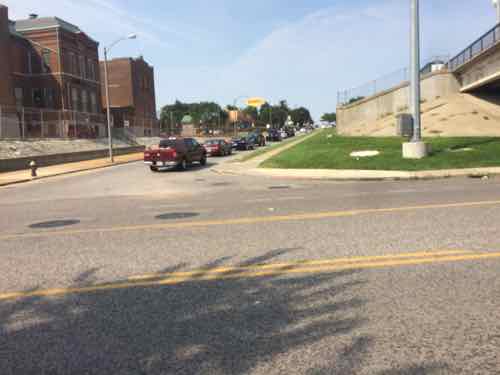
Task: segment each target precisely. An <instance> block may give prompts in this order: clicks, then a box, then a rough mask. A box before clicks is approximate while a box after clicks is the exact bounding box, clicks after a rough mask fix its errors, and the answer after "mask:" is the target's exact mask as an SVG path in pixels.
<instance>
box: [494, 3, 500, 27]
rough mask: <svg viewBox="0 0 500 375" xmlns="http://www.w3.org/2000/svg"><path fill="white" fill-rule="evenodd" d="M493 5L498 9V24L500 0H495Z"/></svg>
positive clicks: (498, 21)
mask: <svg viewBox="0 0 500 375" xmlns="http://www.w3.org/2000/svg"><path fill="white" fill-rule="evenodd" d="M493 6H494V7H495V8H496V9H497V25H498V24H500V0H493Z"/></svg>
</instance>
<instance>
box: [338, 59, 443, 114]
mask: <svg viewBox="0 0 500 375" xmlns="http://www.w3.org/2000/svg"><path fill="white" fill-rule="evenodd" d="M448 60H449V56H434V57H432V58H431V59H429V60H428V61H429V62H427V63H426V64H424V65H423V68H422V71H421V74H423V75H425V74H429V73H431V72H434V71H435V69H434V67H435V66H438V67H439V69H444V68H446V64H447V63H448ZM409 80H410V71H409V69H408V68H401V69H398V70H395V71H393V72H391V73H388V74H386V75H384V76H381V77H379V78H377V79H374V80H373V81H369V82H367V83H364V84H362V85H360V86H357V87H353V88H350V89H347V90H341V91H339V92H338V96H337V103H338V104H339V105H341V106H342V105H347V104H351V103H354V102H357V101H359V100H362V99H364V98H367V97H370V96H372V95H376V94H379V93H381V92H383V91H386V90H390V89H392V88H394V87H397V86H399V85H402V84H405V83H408V82H409Z"/></svg>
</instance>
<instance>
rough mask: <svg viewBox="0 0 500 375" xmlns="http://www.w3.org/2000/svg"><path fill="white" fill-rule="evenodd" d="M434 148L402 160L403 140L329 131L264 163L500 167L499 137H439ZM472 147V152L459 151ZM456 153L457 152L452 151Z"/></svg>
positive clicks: (311, 166)
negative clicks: (359, 153)
mask: <svg viewBox="0 0 500 375" xmlns="http://www.w3.org/2000/svg"><path fill="white" fill-rule="evenodd" d="M425 141H426V142H427V143H428V144H430V145H431V149H432V151H431V154H430V155H429V157H427V158H424V159H421V160H408V159H403V158H402V154H401V149H402V146H401V144H402V143H403V142H404V140H403V139H402V138H396V137H387V138H372V137H340V136H337V135H335V134H334V132H332V131H329V130H326V131H323V132H321V133H319V134H317V135H315V136H313V137H311V138H309V139H308V140H306V141H304V142H302V143H300V144H298V145H297V146H295V147H292V148H290V149H289V150H286V151H284V152H282V153H281V154H279V155H276V156H275V157H273V158H271V159H269V160H267V161H265V162H264V163H263V164H262V165H261V166H262V167H265V168H297V169H302V168H303V169H366V170H401V171H417V170H436V169H458V168H475V167H491V166H500V138H491V137H469V138H465V137H464V138H458V137H457V138H445V137H436V138H429V139H426V140H425ZM463 148H472V149H473V150H472V151H458V152H457V151H456V150H458V149H463ZM363 150H377V151H379V152H380V155H378V156H374V157H368V158H359V159H356V158H353V157H351V156H350V153H351V152H353V151H363ZM453 150H455V151H453Z"/></svg>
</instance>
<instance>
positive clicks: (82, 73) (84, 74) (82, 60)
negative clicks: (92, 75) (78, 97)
mask: <svg viewBox="0 0 500 375" xmlns="http://www.w3.org/2000/svg"><path fill="white" fill-rule="evenodd" d="M79 60H80V77H82V78H86V77H87V69H85V57H83V56H80V57H79Z"/></svg>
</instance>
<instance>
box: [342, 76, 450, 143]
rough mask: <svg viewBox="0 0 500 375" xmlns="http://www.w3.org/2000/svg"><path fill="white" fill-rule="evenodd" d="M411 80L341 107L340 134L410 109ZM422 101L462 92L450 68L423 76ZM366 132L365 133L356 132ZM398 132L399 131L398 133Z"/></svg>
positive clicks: (350, 133) (346, 133)
mask: <svg viewBox="0 0 500 375" xmlns="http://www.w3.org/2000/svg"><path fill="white" fill-rule="evenodd" d="M408 86H409V83H408V82H405V83H402V84H401V85H399V86H397V87H394V88H392V89H390V90H386V91H383V92H381V93H378V94H377V95H373V96H370V97H367V98H364V99H362V100H359V101H357V102H354V103H352V104H348V105H345V106H341V107H338V108H337V129H338V132H339V133H340V134H344V135H354V134H352V129H353V128H355V127H359V126H362V125H366V127H367V128H368V127H369V125H370V124H372V123H374V122H375V121H377V120H380V119H383V118H385V117H389V116H395V115H396V114H398V113H404V112H408V111H409V109H408V103H409V87H408ZM421 89H422V100H423V101H426V102H432V101H433V100H435V99H438V98H440V97H445V96H448V95H451V94H455V93H458V92H459V91H460V84H459V82H458V81H457V79H456V78H455V76H454V75H453V74H452V73H449V72H447V71H441V72H435V73H430V74H429V75H426V76H425V77H423V78H422V83H421ZM356 135H363V134H359V133H358V134H356ZM394 135H396V134H394Z"/></svg>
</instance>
